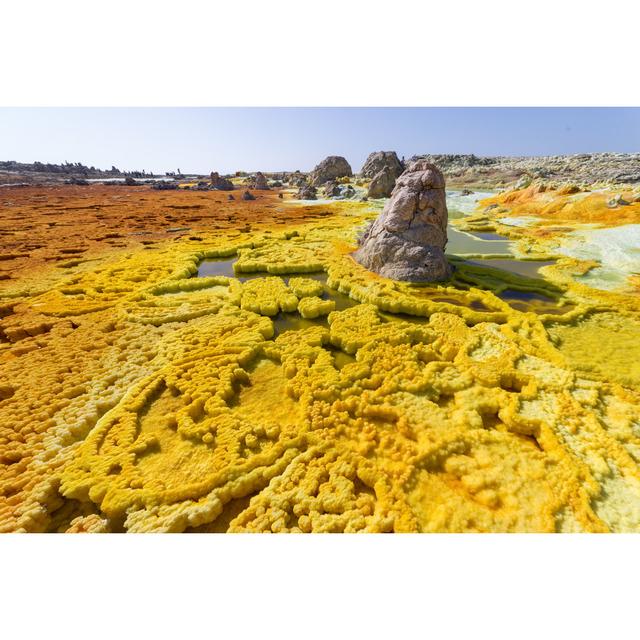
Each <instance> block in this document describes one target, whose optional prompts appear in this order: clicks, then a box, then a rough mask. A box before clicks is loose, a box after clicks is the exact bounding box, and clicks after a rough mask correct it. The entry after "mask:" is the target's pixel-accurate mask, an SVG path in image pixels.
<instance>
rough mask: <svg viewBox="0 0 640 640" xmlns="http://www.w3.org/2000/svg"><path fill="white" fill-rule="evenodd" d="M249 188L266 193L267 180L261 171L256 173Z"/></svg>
mask: <svg viewBox="0 0 640 640" xmlns="http://www.w3.org/2000/svg"><path fill="white" fill-rule="evenodd" d="M251 188H252V189H258V190H259V191H266V190H267V189H269V184H268V183H267V178H266V177H265V175H264V173H262V171H258V173H256V177H255V178H254V180H253V184H252V185H251Z"/></svg>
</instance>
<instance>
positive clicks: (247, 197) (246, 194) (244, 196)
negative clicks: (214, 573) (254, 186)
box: [242, 191, 256, 200]
mask: <svg viewBox="0 0 640 640" xmlns="http://www.w3.org/2000/svg"><path fill="white" fill-rule="evenodd" d="M242 199H243V200H255V199H256V197H255V196H254V195H253V193H251V192H250V191H245V192H244V193H243V194H242Z"/></svg>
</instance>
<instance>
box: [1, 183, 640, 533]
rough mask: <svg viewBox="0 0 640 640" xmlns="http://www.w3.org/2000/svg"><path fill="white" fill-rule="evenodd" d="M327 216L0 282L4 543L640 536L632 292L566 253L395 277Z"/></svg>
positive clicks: (348, 224)
mask: <svg viewBox="0 0 640 640" xmlns="http://www.w3.org/2000/svg"><path fill="white" fill-rule="evenodd" d="M558 197H562V198H565V197H569V196H567V195H564V194H560V195H559V196H558ZM291 206H295V205H291ZM323 206H324V207H325V208H327V205H323ZM331 211H332V213H333V215H332V217H330V218H326V219H325V220H323V223H322V224H318V223H317V222H313V223H304V222H299V223H296V224H295V225H294V224H291V225H289V228H287V230H286V231H282V229H281V227H279V228H278V229H279V230H278V231H277V232H274V231H273V230H271V229H268V230H266V231H265V230H264V229H259V230H256V231H251V232H248V233H242V234H241V235H240V234H237V233H234V232H231V231H218V232H215V231H210V232H203V233H200V240H198V241H197V242H196V241H193V242H192V241H190V240H189V239H187V238H184V239H180V240H179V241H168V240H167V241H164V242H159V243H157V244H156V245H155V246H154V248H153V250H149V249H146V248H138V249H134V250H129V249H125V250H113V251H111V252H108V253H107V254H105V255H104V256H101V257H100V258H99V259H96V260H95V261H91V262H85V263H82V264H78V265H77V266H74V267H73V268H71V269H70V270H66V271H64V272H63V273H59V274H58V275H55V276H54V275H52V276H51V279H50V280H49V281H47V284H46V286H39V285H36V284H35V283H34V282H33V281H29V280H24V281H21V282H19V283H17V284H12V285H11V286H9V287H7V288H6V289H5V291H4V294H3V297H2V298H1V299H0V308H1V309H4V313H3V314H2V315H3V316H4V318H3V319H2V324H1V328H2V338H3V340H2V343H1V347H2V348H1V350H0V462H1V463H2V470H1V471H0V528H1V530H3V531H70V532H80V531H89V532H104V531H131V532H140V531H175V532H180V531H230V532H240V531H271V532H287V531H288V532H338V531H345V532H356V531H370V532H387V531H396V532H448V531H455V532H463V531H538V532H554V531H594V532H598V531H637V530H640V472H639V468H638V461H639V460H640V415H639V410H638V404H639V400H640V391H639V389H640V369H638V365H637V362H638V361H639V360H640V358H639V356H640V352H639V351H638V346H637V345H638V337H639V336H640V319H639V318H638V308H637V303H636V302H635V300H634V299H633V298H631V297H630V296H628V295H622V294H620V295H618V294H616V293H613V292H602V291H601V292H595V291H593V290H591V289H590V288H589V287H587V286H586V285H584V284H582V285H581V284H579V283H576V282H575V280H574V279H573V277H572V274H573V273H575V271H576V270H579V268H580V267H581V265H580V264H579V262H577V261H575V260H573V261H572V260H570V259H567V260H566V261H565V262H559V263H558V264H556V265H555V266H553V267H547V268H546V270H547V271H545V275H547V276H548V277H547V278H546V279H545V280H536V281H532V280H530V279H528V278H524V277H521V276H517V275H515V274H514V275H513V276H505V275H504V274H502V275H500V276H499V275H498V274H497V273H496V271H495V269H491V268H489V267H482V266H478V265H471V264H468V263H463V262H461V261H458V262H456V265H457V270H456V273H455V275H454V278H453V279H452V280H451V281H450V282H447V283H443V284H438V285H424V286H417V285H411V284H408V283H399V282H393V281H390V280H386V279H384V278H381V277H379V276H377V275H375V274H372V273H369V272H367V271H366V270H364V269H363V268H362V267H360V266H359V265H358V264H356V263H355V262H354V261H353V260H352V258H351V257H350V255H349V254H350V253H351V251H352V250H353V248H354V246H355V236H356V233H357V231H358V229H359V228H360V227H361V224H362V222H363V220H366V219H367V218H370V217H371V215H372V214H371V213H367V212H366V210H365V208H364V206H363V207H360V208H358V207H356V206H355V204H353V203H345V204H344V205H342V204H340V203H335V204H333V205H331ZM479 218H480V216H479V217H478V219H479ZM485 218H486V216H485ZM486 220H488V221H489V222H492V221H491V220H490V219H489V218H486ZM471 221H472V222H473V219H471ZM492 228H496V226H495V224H494V226H493V227H492ZM206 258H220V259H224V258H227V259H229V260H230V261H233V271H234V274H235V277H234V275H215V276H209V277H194V276H195V274H196V272H197V270H198V266H199V265H200V264H201V262H202V260H204V259H206ZM582 266H584V265H582ZM318 272H319V274H320V275H319V277H317V278H312V277H311V275H312V274H316V275H317V274H318ZM247 275H254V276H256V277H250V278H248V279H244V276H247ZM506 290H515V291H520V292H528V293H534V294H536V295H537V296H539V299H538V298H535V297H534V298H532V299H531V300H529V301H528V302H526V304H525V305H524V306H523V307H522V308H516V307H514V306H513V305H512V304H510V303H509V302H508V300H507V299H505V298H504V296H502V294H503V293H504V292H505V291H506ZM542 298H544V299H545V300H547V302H542V301H541V300H542ZM523 304H524V303H523ZM292 318H293V319H292ZM605 343H606V345H605Z"/></svg>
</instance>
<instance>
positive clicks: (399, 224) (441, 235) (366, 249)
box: [354, 160, 451, 282]
mask: <svg viewBox="0 0 640 640" xmlns="http://www.w3.org/2000/svg"><path fill="white" fill-rule="evenodd" d="M444 187H445V181H444V177H443V175H442V173H441V172H440V170H439V169H438V168H437V167H436V166H435V165H433V164H431V163H429V162H427V161H426V160H419V161H417V162H415V163H414V164H413V165H411V166H410V167H409V168H408V169H407V170H406V171H405V172H404V173H403V174H402V175H401V176H400V177H399V178H398V180H397V181H396V186H395V188H394V189H393V193H392V194H391V198H390V200H389V201H388V202H387V204H386V205H385V208H384V210H383V211H382V213H381V214H380V215H379V216H378V218H376V220H375V221H374V222H373V223H372V224H371V225H370V226H369V227H368V228H367V230H366V231H365V233H364V235H363V236H362V239H361V240H360V246H359V248H358V250H357V251H356V252H355V254H354V258H355V259H356V260H357V261H358V262H359V263H360V264H362V265H363V266H364V267H366V268H367V269H369V270H371V271H375V272H376V273H379V274H380V275H382V276H385V277H387V278H393V279H394V280H408V281H410V282H421V281H422V282H424V281H428V282H434V281H438V280H446V279H447V278H449V277H450V276H451V267H450V266H449V263H448V262H447V260H446V258H445V255H444V249H445V246H446V244H447V218H448V213H447V203H446V196H445V190H444Z"/></svg>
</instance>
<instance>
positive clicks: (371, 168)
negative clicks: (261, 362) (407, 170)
mask: <svg viewBox="0 0 640 640" xmlns="http://www.w3.org/2000/svg"><path fill="white" fill-rule="evenodd" d="M383 169H389V170H390V171H391V173H392V174H393V177H394V178H397V177H398V176H400V174H401V173H402V172H403V171H404V167H403V166H402V163H401V162H400V160H399V159H398V155H397V154H396V152H395V151H374V152H373V153H370V154H369V157H368V158H367V159H366V160H365V163H364V164H363V165H362V169H361V170H360V175H361V176H362V177H363V178H366V179H367V180H371V179H373V178H374V177H375V176H376V174H378V173H380V171H382V170H383Z"/></svg>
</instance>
